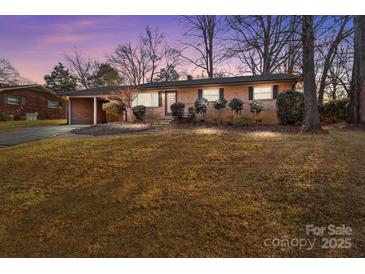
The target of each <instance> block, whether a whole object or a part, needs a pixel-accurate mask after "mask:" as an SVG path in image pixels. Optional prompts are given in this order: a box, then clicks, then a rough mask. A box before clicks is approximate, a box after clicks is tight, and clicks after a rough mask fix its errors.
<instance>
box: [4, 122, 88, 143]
mask: <svg viewBox="0 0 365 274" xmlns="http://www.w3.org/2000/svg"><path fill="white" fill-rule="evenodd" d="M79 127H83V126H75V125H60V126H39V127H27V128H20V129H16V130H13V131H8V132H4V133H0V148H1V147H7V146H14V145H18V144H22V143H27V142H31V141H36V140H40V139H45V138H50V137H54V136H57V135H60V134H64V133H67V132H69V131H70V130H72V129H74V128H79Z"/></svg>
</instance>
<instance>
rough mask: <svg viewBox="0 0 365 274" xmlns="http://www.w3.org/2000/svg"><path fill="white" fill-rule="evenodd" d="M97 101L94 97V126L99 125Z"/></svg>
mask: <svg viewBox="0 0 365 274" xmlns="http://www.w3.org/2000/svg"><path fill="white" fill-rule="evenodd" d="M96 112H97V100H96V97H95V96H94V125H96V124H97V119H96V117H97V113H96Z"/></svg>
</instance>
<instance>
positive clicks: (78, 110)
mask: <svg viewBox="0 0 365 274" xmlns="http://www.w3.org/2000/svg"><path fill="white" fill-rule="evenodd" d="M69 100H70V102H71V123H72V124H76V125H88V124H93V123H94V98H70V99H69ZM102 104H103V102H102V101H101V100H98V102H97V123H98V124H102V123H106V113H105V111H103V109H102Z"/></svg>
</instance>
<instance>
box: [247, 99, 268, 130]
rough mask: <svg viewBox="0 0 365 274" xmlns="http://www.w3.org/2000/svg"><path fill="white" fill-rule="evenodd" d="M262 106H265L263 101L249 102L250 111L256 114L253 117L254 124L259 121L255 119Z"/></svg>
mask: <svg viewBox="0 0 365 274" xmlns="http://www.w3.org/2000/svg"><path fill="white" fill-rule="evenodd" d="M264 107H265V105H264V103H263V102H261V101H256V100H252V101H251V102H250V111H251V112H253V113H255V116H256V117H255V120H256V125H257V123H258V122H259V120H258V119H257V115H258V114H259V113H260V112H261V111H263V109H264Z"/></svg>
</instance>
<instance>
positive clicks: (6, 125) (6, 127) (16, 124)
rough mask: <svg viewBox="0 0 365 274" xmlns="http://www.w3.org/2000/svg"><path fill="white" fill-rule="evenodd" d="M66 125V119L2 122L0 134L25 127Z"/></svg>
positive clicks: (0, 122)
mask: <svg viewBox="0 0 365 274" xmlns="http://www.w3.org/2000/svg"><path fill="white" fill-rule="evenodd" d="M64 124H66V119H50V120H35V121H23V120H19V121H0V133H2V132H5V131H10V130H13V129H17V128H23V127H36V126H57V125H64Z"/></svg>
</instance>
